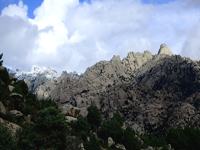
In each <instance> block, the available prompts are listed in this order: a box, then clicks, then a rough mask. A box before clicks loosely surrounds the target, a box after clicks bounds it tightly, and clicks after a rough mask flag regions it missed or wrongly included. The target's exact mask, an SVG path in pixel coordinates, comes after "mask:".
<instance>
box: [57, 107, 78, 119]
mask: <svg viewBox="0 0 200 150" xmlns="http://www.w3.org/2000/svg"><path fill="white" fill-rule="evenodd" d="M60 109H61V111H62V113H63V114H64V115H65V116H72V117H75V118H77V117H78V115H79V113H80V109H79V108H78V107H73V106H72V105H68V104H65V105H63V106H62V107H60Z"/></svg>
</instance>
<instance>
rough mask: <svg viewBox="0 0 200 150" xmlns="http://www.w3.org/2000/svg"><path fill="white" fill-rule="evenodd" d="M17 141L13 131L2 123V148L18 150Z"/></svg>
mask: <svg viewBox="0 0 200 150" xmlns="http://www.w3.org/2000/svg"><path fill="white" fill-rule="evenodd" d="M16 147H17V142H16V141H15V140H13V138H12V136H11V133H10V132H9V131H7V129H6V128H5V127H3V126H2V125H1V124H0V149H1V150H16Z"/></svg>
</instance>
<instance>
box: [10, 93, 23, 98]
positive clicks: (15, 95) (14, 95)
mask: <svg viewBox="0 0 200 150" xmlns="http://www.w3.org/2000/svg"><path fill="white" fill-rule="evenodd" d="M10 97H18V98H23V96H22V95H21V94H18V93H12V94H10Z"/></svg>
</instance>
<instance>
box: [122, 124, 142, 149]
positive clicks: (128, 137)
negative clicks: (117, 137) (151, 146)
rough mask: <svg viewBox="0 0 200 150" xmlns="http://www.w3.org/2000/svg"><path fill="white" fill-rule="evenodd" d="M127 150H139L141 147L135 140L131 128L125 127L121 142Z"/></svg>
mask: <svg viewBox="0 0 200 150" xmlns="http://www.w3.org/2000/svg"><path fill="white" fill-rule="evenodd" d="M122 143H123V144H124V146H125V147H126V149H127V150H140V149H141V145H140V143H139V142H138V140H137V139H136V138H135V131H134V130H133V129H132V128H131V127H129V126H128V127H127V128H126V130H125V131H124V134H123V142H122Z"/></svg>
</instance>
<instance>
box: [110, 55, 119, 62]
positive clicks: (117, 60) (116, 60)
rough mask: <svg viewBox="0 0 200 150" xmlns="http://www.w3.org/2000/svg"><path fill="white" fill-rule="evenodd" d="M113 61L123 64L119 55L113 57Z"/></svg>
mask: <svg viewBox="0 0 200 150" xmlns="http://www.w3.org/2000/svg"><path fill="white" fill-rule="evenodd" d="M111 61H112V62H121V59H120V57H119V55H117V56H115V55H114V56H113V57H112V59H111Z"/></svg>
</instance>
